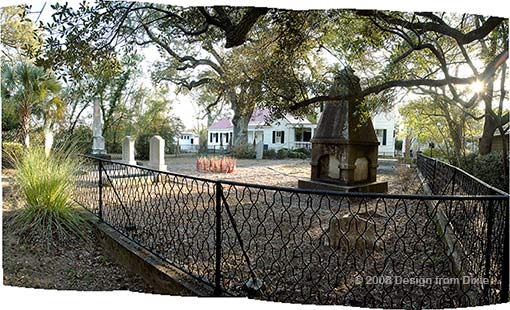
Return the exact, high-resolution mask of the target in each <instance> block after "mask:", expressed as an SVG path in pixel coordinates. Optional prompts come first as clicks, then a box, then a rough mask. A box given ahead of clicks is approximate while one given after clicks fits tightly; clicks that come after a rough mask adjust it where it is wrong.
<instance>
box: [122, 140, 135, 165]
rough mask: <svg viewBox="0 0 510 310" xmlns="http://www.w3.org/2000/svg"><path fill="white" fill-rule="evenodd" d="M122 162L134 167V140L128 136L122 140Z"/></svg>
mask: <svg viewBox="0 0 510 310" xmlns="http://www.w3.org/2000/svg"><path fill="white" fill-rule="evenodd" d="M122 162H123V163H126V164H128V165H136V160H135V139H133V138H132V137H130V136H126V137H124V139H122Z"/></svg>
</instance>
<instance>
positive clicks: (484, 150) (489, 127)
mask: <svg viewBox="0 0 510 310" xmlns="http://www.w3.org/2000/svg"><path fill="white" fill-rule="evenodd" d="M485 106H486V108H485V110H486V112H485V118H484V124H483V133H482V137H481V138H480V143H479V144H478V150H479V152H480V155H487V154H489V153H490V152H491V150H492V140H493V138H494V133H495V132H496V129H497V128H498V123H499V122H498V120H497V119H494V117H493V115H492V114H491V113H489V112H488V111H487V109H491V103H490V102H489V103H487V102H485Z"/></svg>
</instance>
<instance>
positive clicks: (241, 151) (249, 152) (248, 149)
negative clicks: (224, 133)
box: [232, 144, 257, 159]
mask: <svg viewBox="0 0 510 310" xmlns="http://www.w3.org/2000/svg"><path fill="white" fill-rule="evenodd" d="M232 155H233V156H234V157H235V158H238V159H253V158H255V157H256V156H257V152H256V151H255V149H254V148H253V146H252V145H248V144H244V145H235V146H234V147H232Z"/></svg>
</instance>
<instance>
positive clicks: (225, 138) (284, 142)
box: [207, 109, 317, 150]
mask: <svg viewBox="0 0 510 310" xmlns="http://www.w3.org/2000/svg"><path fill="white" fill-rule="evenodd" d="M268 120H269V111H268V110H266V109H256V110H255V111H254V112H253V115H252V117H251V119H250V122H249V123H248V142H249V143H253V142H254V141H255V143H260V142H262V143H263V145H264V149H275V150H279V149H282V148H287V149H291V148H311V143H310V140H311V138H312V137H313V134H314V131H315V128H317V125H316V124H313V123H311V122H310V121H309V120H307V119H301V118H297V117H294V116H292V115H290V114H287V115H285V117H284V118H282V119H279V120H277V121H275V122H272V123H268ZM207 131H208V135H207V136H208V141H207V145H208V148H209V149H213V148H216V149H220V148H226V147H227V146H228V145H229V143H231V140H232V132H233V125H232V121H231V120H230V119H229V118H223V119H221V120H219V121H217V122H215V123H213V124H212V125H211V126H209V128H208V129H207Z"/></svg>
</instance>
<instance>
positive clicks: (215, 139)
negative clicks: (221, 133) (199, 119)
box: [209, 132, 218, 143]
mask: <svg viewBox="0 0 510 310" xmlns="http://www.w3.org/2000/svg"><path fill="white" fill-rule="evenodd" d="M209 142H210V143H213V142H216V143H218V133H217V132H211V133H210V134H209Z"/></svg>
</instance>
